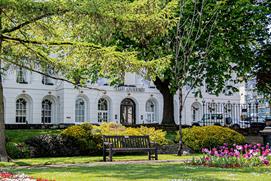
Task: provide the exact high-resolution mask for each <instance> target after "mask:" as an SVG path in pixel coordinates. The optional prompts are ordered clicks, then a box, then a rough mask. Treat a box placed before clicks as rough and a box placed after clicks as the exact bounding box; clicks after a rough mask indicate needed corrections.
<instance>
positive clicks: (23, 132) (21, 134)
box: [5, 129, 61, 143]
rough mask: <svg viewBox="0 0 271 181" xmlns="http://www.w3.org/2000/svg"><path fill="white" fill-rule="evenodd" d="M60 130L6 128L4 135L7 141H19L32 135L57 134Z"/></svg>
mask: <svg viewBox="0 0 271 181" xmlns="http://www.w3.org/2000/svg"><path fill="white" fill-rule="evenodd" d="M60 132H61V130H56V129H55V130H54V129H20V130H17V129H15V130H6V132H5V133H6V136H7V138H8V141H9V142H14V143H21V142H24V141H25V140H26V139H28V138H31V137H33V136H38V135H44V134H57V133H60Z"/></svg>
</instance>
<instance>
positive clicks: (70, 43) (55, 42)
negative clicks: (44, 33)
mask: <svg viewBox="0 0 271 181" xmlns="http://www.w3.org/2000/svg"><path fill="white" fill-rule="evenodd" d="M2 37H3V40H11V41H17V42H20V43H26V44H35V45H59V46H61V45H73V46H84V47H92V48H95V49H101V46H99V45H95V44H93V43H82V42H68V41H38V40H24V39H21V38H17V37H10V36H6V35H3V36H2Z"/></svg>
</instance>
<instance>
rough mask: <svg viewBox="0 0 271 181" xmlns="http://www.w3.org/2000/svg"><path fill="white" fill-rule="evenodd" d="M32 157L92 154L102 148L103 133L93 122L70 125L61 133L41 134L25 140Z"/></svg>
mask: <svg viewBox="0 0 271 181" xmlns="http://www.w3.org/2000/svg"><path fill="white" fill-rule="evenodd" d="M25 142H26V144H27V145H29V147H30V151H31V152H30V154H31V156H32V157H47V156H77V155H91V154H95V153H97V152H98V151H99V150H100V149H101V145H102V139H101V134H100V133H99V132H97V130H94V129H93V126H92V125H91V124H81V125H76V126H70V127H68V128H67V129H65V130H63V131H62V132H61V133H60V134H59V135H40V136H35V137H32V138H30V139H28V140H26V141H25Z"/></svg>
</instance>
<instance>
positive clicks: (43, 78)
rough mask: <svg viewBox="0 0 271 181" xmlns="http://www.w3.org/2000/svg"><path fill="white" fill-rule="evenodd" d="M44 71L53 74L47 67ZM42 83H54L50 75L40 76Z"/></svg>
mask: <svg viewBox="0 0 271 181" xmlns="http://www.w3.org/2000/svg"><path fill="white" fill-rule="evenodd" d="M46 73H47V75H53V70H51V69H48V70H47V71H46ZM42 84H44V85H54V82H53V79H52V78H50V77H48V76H46V75H43V76H42Z"/></svg>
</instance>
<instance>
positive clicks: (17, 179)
mask: <svg viewBox="0 0 271 181" xmlns="http://www.w3.org/2000/svg"><path fill="white" fill-rule="evenodd" d="M0 180H1V181H52V180H48V179H42V178H33V177H29V176H27V175H25V174H13V173H9V172H1V171H0Z"/></svg>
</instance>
